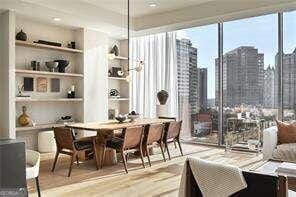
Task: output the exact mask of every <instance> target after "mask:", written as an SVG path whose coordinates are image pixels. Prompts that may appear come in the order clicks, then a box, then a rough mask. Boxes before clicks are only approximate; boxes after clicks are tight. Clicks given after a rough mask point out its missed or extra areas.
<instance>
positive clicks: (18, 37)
mask: <svg viewBox="0 0 296 197" xmlns="http://www.w3.org/2000/svg"><path fill="white" fill-rule="evenodd" d="M15 39H16V40H21V41H27V34H26V33H25V32H23V30H21V31H20V32H18V33H17V34H16V36H15Z"/></svg>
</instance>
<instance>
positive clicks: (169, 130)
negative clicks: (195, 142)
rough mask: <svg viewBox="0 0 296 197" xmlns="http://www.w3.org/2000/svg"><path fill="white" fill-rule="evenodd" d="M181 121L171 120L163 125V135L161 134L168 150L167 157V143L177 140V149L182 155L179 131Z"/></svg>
mask: <svg viewBox="0 0 296 197" xmlns="http://www.w3.org/2000/svg"><path fill="white" fill-rule="evenodd" d="M181 126H182V121H173V122H169V123H167V124H166V126H165V131H164V136H163V143H164V145H165V148H166V150H167V152H168V156H169V159H171V155H170V151H169V147H168V144H169V143H175V142H177V143H178V145H179V149H180V152H181V155H182V156H183V151H182V147H181V143H180V132H181Z"/></svg>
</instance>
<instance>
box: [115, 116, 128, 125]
mask: <svg viewBox="0 0 296 197" xmlns="http://www.w3.org/2000/svg"><path fill="white" fill-rule="evenodd" d="M115 119H116V120H117V121H118V122H119V123H122V122H124V121H125V120H126V115H122V114H119V115H118V116H116V117H115Z"/></svg>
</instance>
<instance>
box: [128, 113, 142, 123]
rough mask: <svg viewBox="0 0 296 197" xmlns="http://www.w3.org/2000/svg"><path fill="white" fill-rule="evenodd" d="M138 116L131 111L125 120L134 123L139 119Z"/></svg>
mask: <svg viewBox="0 0 296 197" xmlns="http://www.w3.org/2000/svg"><path fill="white" fill-rule="evenodd" d="M139 117H140V115H139V114H138V113H136V112H135V111H132V112H130V113H128V115H127V118H128V119H130V120H131V122H133V121H135V120H136V119H137V118H139Z"/></svg>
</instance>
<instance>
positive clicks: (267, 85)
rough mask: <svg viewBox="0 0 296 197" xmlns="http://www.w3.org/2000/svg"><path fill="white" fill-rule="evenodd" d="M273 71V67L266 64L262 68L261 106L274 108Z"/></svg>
mask: <svg viewBox="0 0 296 197" xmlns="http://www.w3.org/2000/svg"><path fill="white" fill-rule="evenodd" d="M274 81H275V71H274V68H272V67H270V66H268V67H267V68H266V69H264V90H263V106H264V107H266V108H274V106H275V84H274Z"/></svg>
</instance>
